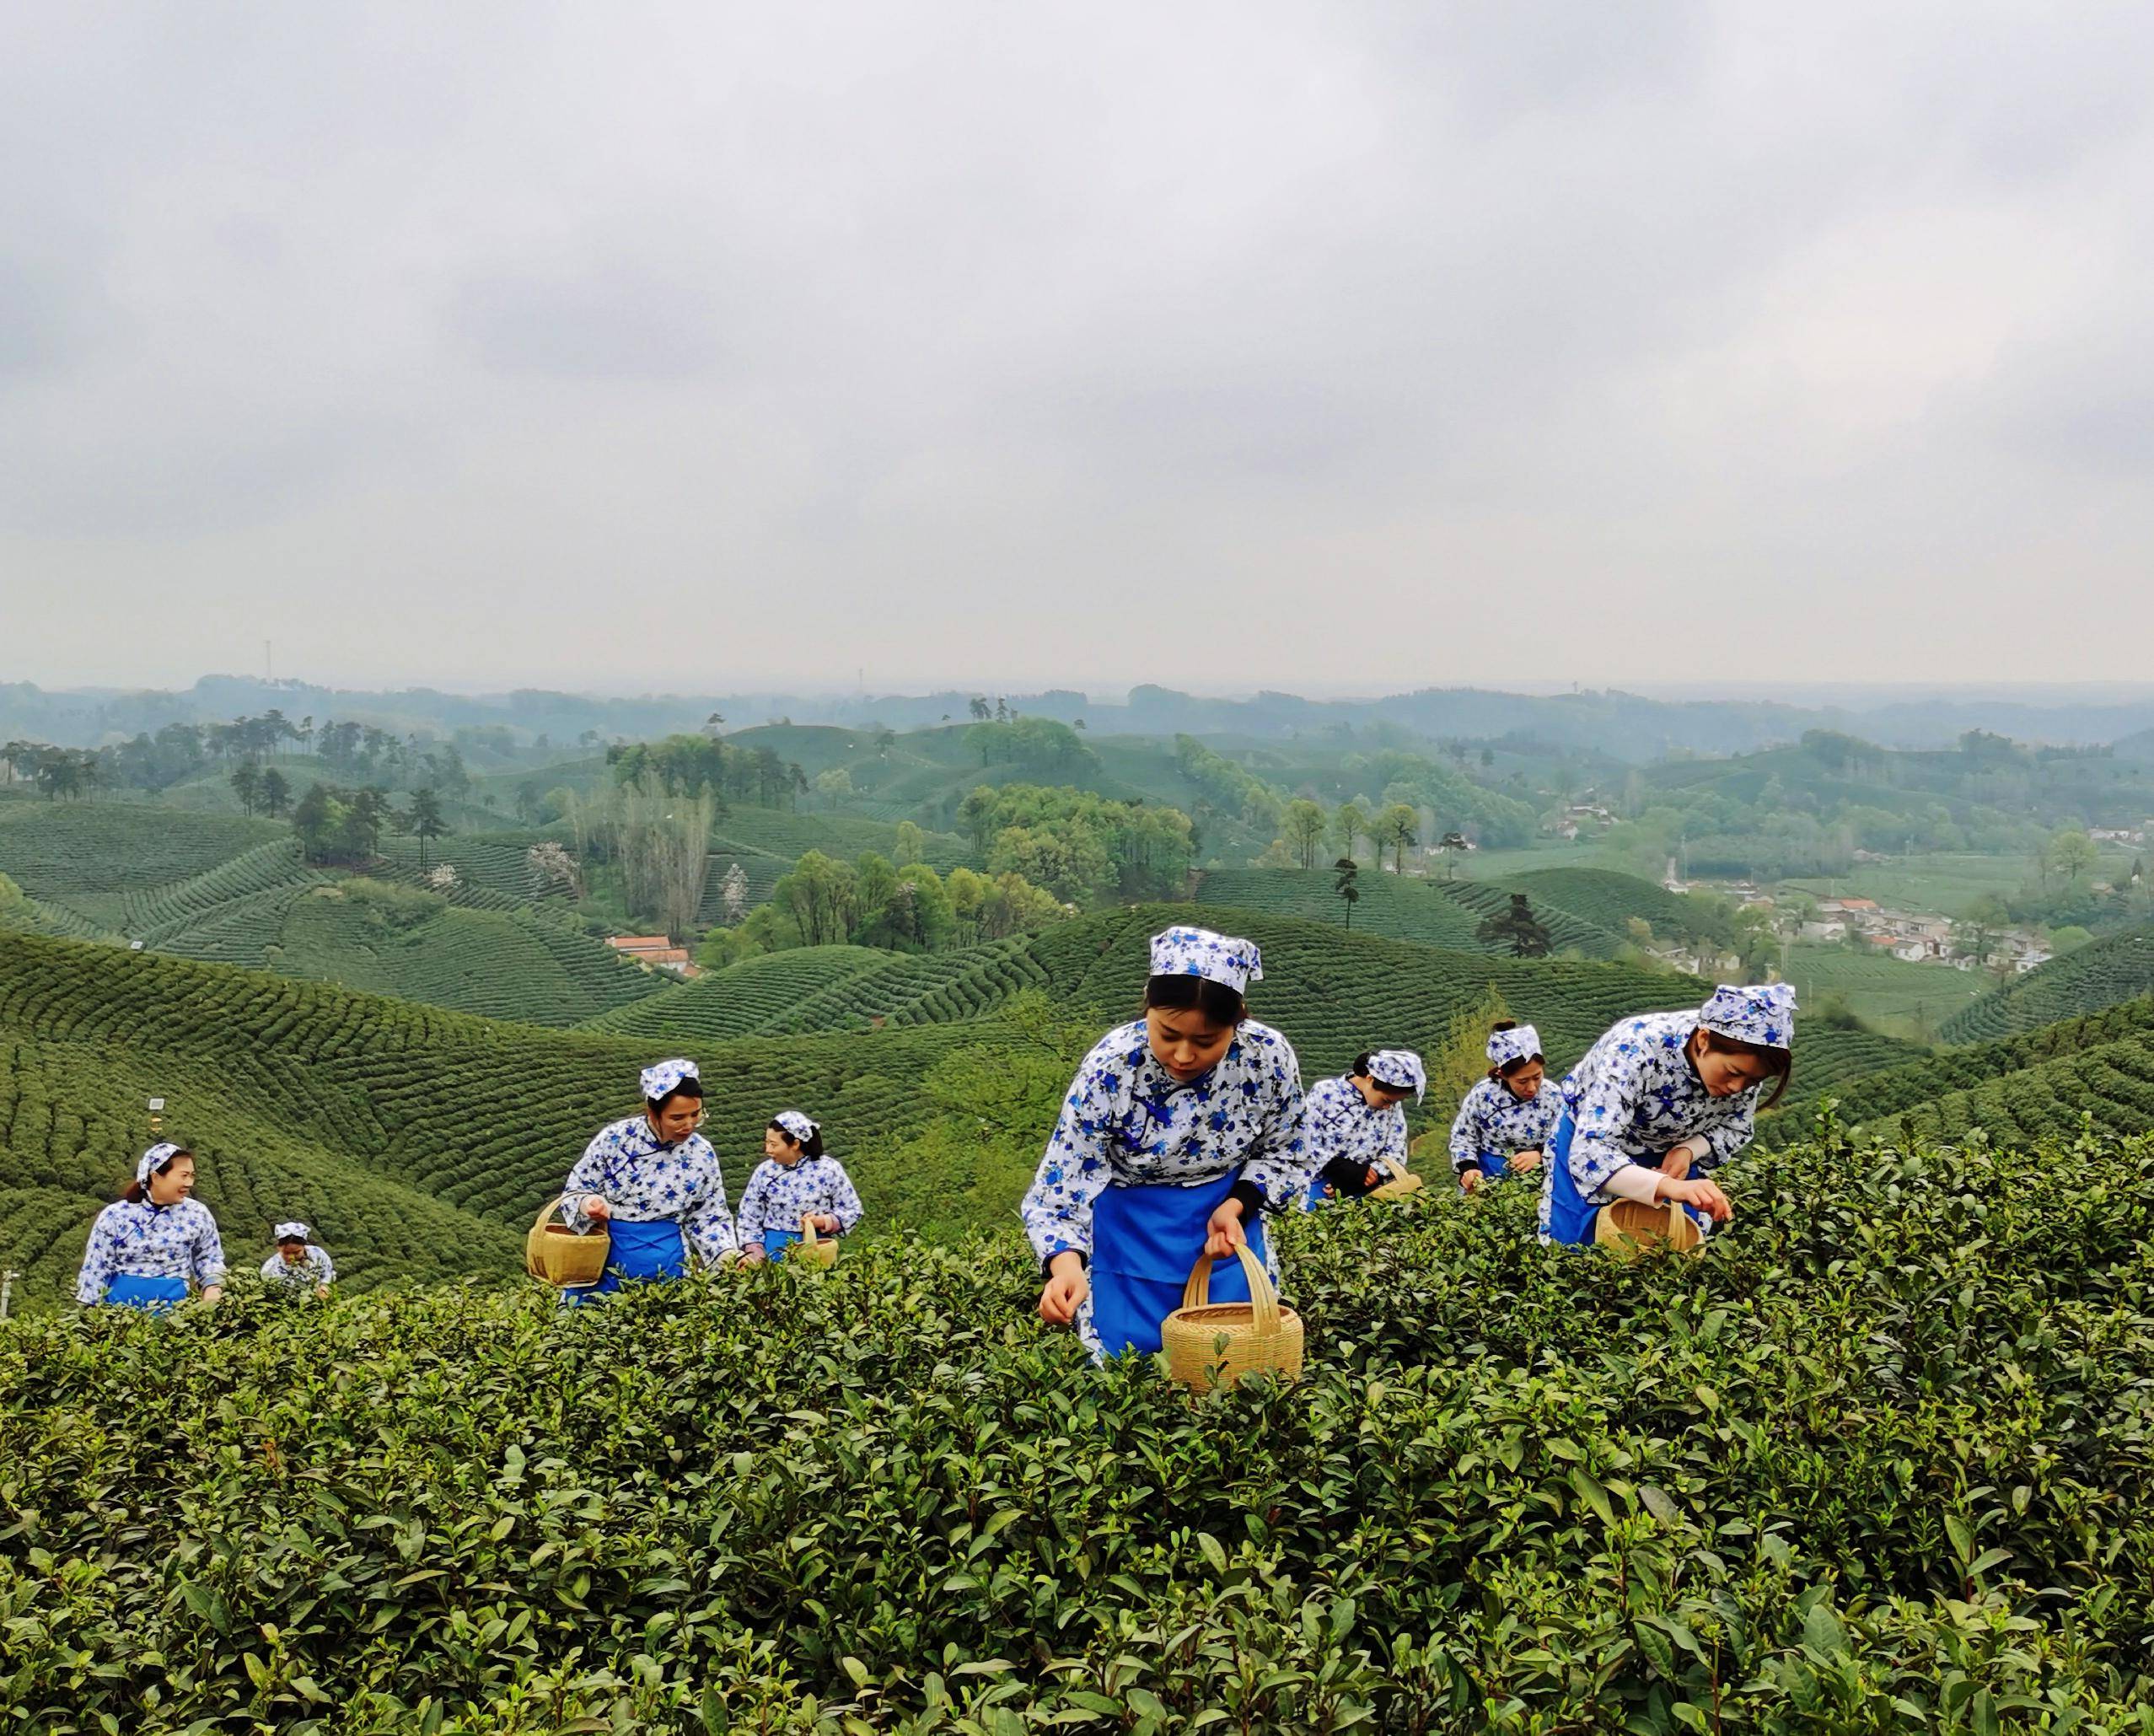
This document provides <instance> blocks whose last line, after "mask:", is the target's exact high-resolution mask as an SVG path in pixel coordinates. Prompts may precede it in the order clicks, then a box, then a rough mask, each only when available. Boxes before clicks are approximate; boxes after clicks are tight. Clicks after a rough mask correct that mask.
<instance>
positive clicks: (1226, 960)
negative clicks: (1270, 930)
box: [1152, 927, 1264, 995]
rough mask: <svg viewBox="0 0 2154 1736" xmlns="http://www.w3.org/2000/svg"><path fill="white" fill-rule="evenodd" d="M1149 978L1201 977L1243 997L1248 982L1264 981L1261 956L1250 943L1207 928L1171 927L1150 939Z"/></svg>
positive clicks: (1262, 956) (1253, 943)
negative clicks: (1152, 976) (1150, 960)
mask: <svg viewBox="0 0 2154 1736" xmlns="http://www.w3.org/2000/svg"><path fill="white" fill-rule="evenodd" d="M1152 975H1154V976H1201V977H1203V978H1204V979H1205V980H1206V981H1209V982H1216V983H1219V984H1222V986H1225V987H1227V988H1230V989H1232V990H1233V992H1235V993H1236V994H1238V995H1239V994H1246V993H1247V992H1249V985H1250V984H1251V983H1252V982H1261V981H1263V980H1264V955H1263V954H1261V953H1260V952H1259V951H1258V950H1257V949H1256V943H1255V942H1254V941H1251V940H1238V939H1236V938H1234V937H1233V935H1231V934H1220V933H1217V932H1214V931H1212V930H1211V929H1209V928H1189V927H1174V928H1168V929H1163V930H1162V931H1161V932H1159V933H1158V934H1155V935H1153V936H1152Z"/></svg>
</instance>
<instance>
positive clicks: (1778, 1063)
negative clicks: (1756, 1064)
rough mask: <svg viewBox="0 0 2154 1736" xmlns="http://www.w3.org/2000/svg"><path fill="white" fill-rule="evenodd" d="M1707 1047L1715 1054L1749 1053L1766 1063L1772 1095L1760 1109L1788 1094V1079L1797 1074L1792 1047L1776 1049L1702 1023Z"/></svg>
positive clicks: (1766, 1074)
mask: <svg viewBox="0 0 2154 1736" xmlns="http://www.w3.org/2000/svg"><path fill="white" fill-rule="evenodd" d="M1698 1029H1700V1031H1701V1032H1704V1035H1705V1047H1706V1048H1707V1049H1708V1050H1710V1051H1711V1052H1712V1053H1713V1054H1715V1055H1748V1056H1753V1057H1754V1059H1756V1060H1759V1061H1764V1062H1765V1077H1766V1078H1768V1079H1770V1080H1772V1081H1773V1082H1774V1083H1773V1093H1772V1095H1771V1096H1770V1097H1768V1098H1766V1099H1765V1101H1763V1102H1762V1103H1760V1104H1759V1105H1758V1107H1759V1109H1770V1108H1771V1107H1772V1106H1773V1105H1774V1104H1776V1103H1778V1102H1779V1101H1780V1100H1781V1098H1783V1097H1785V1096H1786V1095H1787V1083H1788V1081H1789V1080H1790V1079H1791V1078H1793V1077H1794V1075H1795V1053H1794V1051H1792V1050H1790V1049H1775V1048H1773V1047H1772V1046H1771V1045H1769V1044H1765V1043H1746V1042H1744V1041H1743V1039H1742V1038H1740V1037H1723V1036H1722V1035H1721V1034H1720V1033H1719V1032H1718V1031H1709V1030H1706V1029H1705V1026H1703V1025H1702V1024H1701V1025H1700V1026H1699V1027H1698Z"/></svg>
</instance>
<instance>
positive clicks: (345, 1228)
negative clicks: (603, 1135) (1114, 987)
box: [0, 932, 980, 1303]
mask: <svg viewBox="0 0 2154 1736" xmlns="http://www.w3.org/2000/svg"><path fill="white" fill-rule="evenodd" d="M978 1040H980V1033H979V1030H978V1028H976V1027H966V1026H947V1027H924V1028H919V1029H909V1030H905V1031H891V1032H878V1033H868V1034H862V1035H846V1036H836V1035H819V1036H810V1037H800V1038H790V1039H763V1040H757V1041H755V1042H752V1043H742V1044H733V1045H707V1044H690V1045H680V1046H681V1047H683V1048H685V1050H686V1051H687V1052H689V1053H691V1054H693V1055H695V1056H696V1058H697V1059H698V1060H699V1061H701V1063H702V1066H703V1070H704V1077H705V1078H706V1080H707V1081H709V1082H710V1083H711V1086H712V1096H711V1099H710V1110H711V1123H710V1126H709V1129H708V1131H709V1132H710V1133H711V1135H712V1138H713V1140H714V1142H716V1143H717V1146H718V1147H719V1149H720V1151H721V1153H722V1155H723V1157H724V1158H725V1162H726V1168H727V1171H728V1180H729V1182H730V1184H731V1186H732V1188H733V1193H734V1196H735V1197H736V1198H737V1197H738V1195H739V1189H740V1188H741V1186H743V1185H744V1184H745V1181H746V1179H747V1172H748V1170H749V1168H751V1167H752V1165H753V1164H754V1163H755V1162H756V1161H759V1160H760V1141H761V1131H762V1128H763V1125H764V1123H765V1121H767V1120H768V1119H769V1118H770V1116H771V1114H773V1113H774V1112H775V1111H776V1110H777V1109H780V1108H782V1107H784V1106H785V1105H787V1104H792V1103H803V1104H808V1105H810V1106H812V1107H813V1109H814V1112H815V1114H816V1115H818V1117H819V1118H820V1119H822V1120H823V1121H825V1124H826V1125H827V1126H829V1127H830V1130H831V1133H832V1138H833V1143H834V1146H835V1147H837V1148H839V1149H841V1151H843V1152H844V1153H845V1155H846V1158H847V1159H848V1162H849V1163H850V1164H851V1165H852V1167H853V1171H854V1174H855V1177H856V1180H857V1181H858V1182H859V1184H860V1186H861V1189H862V1194H863V1196H865V1197H866V1198H867V1200H868V1203H869V1205H870V1207H871V1209H873V1207H874V1205H875V1203H876V1201H877V1197H878V1181H879V1180H880V1177H879V1175H878V1169H877V1166H876V1164H875V1162H874V1161H873V1158H872V1157H870V1158H867V1159H865V1160H863V1159H862V1158H860V1157H859V1156H857V1154H856V1153H857V1147H858V1145H859V1144H860V1143H861V1142H864V1141H871V1140H873V1139H876V1138H880V1137H889V1136H892V1135H894V1134H897V1133H900V1132H902V1131H904V1129H905V1127H907V1126H910V1125H911V1124H912V1123H913V1122H914V1121H917V1120H918V1119H919V1118H920V1117H921V1115H924V1114H925V1109H924V1106H923V1105H922V1104H921V1101H920V1097H919V1091H918V1082H919V1079H920V1078H921V1075H922V1073H923V1072H926V1071H927V1068H928V1067H931V1066H932V1064H933V1062H934V1061H936V1060H937V1058H938V1057H939V1056H943V1055H944V1054H946V1053H948V1051H950V1050H951V1049H953V1047H956V1046H959V1045H961V1044H963V1043H964V1042H968V1041H975V1042H976V1041H978ZM652 1049H653V1045H652V1044H651V1043H650V1042H648V1041H647V1040H635V1039H623V1038H620V1037H612V1036H607V1035H599V1034H592V1033H582V1032H577V1033H569V1032H546V1031H541V1030H539V1029H534V1028H532V1027H529V1026H525V1025H513V1024H493V1023H490V1022H488V1021H486V1020H484V1019H479V1018H470V1017H467V1016H465V1015H462V1014H459V1013H449V1012H443V1011H441V1010H438V1009H437V1008H430V1007H425V1006H422V1005H419V1004H416V1003H415V1002H406V1001H395V1000H389V999H384V998H380V997H373V996H369V995H363V994H357V993H354V992H351V991H349V990H346V989H341V988H337V987H334V986H330V985H327V984H323V983H316V982H306V981H295V980H293V979H292V978H289V977H284V976H277V975H270V974H268V973H266V972H260V971H248V970H236V969H233V968H230V967H228V966H223V965H201V964H196V963H194V962H192V961H191V960H186V959H174V958H167V957H163V956H160V955H158V954H150V953H142V954H129V953H126V952H122V951H120V950H118V949H115V948H111V947H104V946H96V945H91V944H87V943H82V942H77V941H67V940H52V939H46V938H41V937H35V936H30V935H21V934H13V933H5V932H0V1202H5V1203H6V1204H8V1205H12V1207H13V1208H15V1209H13V1211H6V1210H0V1225H4V1226H5V1227H4V1228H0V1251H4V1253H5V1255H6V1258H7V1260H8V1262H9V1263H10V1264H13V1265H14V1266H17V1267H18V1268H19V1269H20V1270H21V1271H24V1273H25V1274H26V1278H25V1283H26V1286H27V1289H26V1292H25V1294H27V1296H28V1297H29V1298H30V1301H31V1302H32V1303H39V1302H40V1301H41V1302H44V1303H51V1302H52V1301H55V1300H56V1299H57V1298H58V1297H59V1296H60V1294H61V1293H62V1289H63V1287H64V1286H65V1285H66V1284H67V1283H70V1282H72V1280H73V1271H74V1266H75V1264H76V1262H77V1261H78V1260H79V1257H80V1250H81V1247H82V1241H83V1236H84V1234H85V1233H87V1231H88V1229H89V1222H90V1219H91V1217H94V1215H95V1212H96V1210H97V1208H98V1207H99V1206H100V1205H101V1204H102V1203H103V1202H104V1201H106V1200H109V1199H110V1198H111V1197H112V1193H113V1190H114V1187H115V1184H116V1182H117V1181H118V1180H120V1179H121V1178H122V1177H123V1176H124V1175H125V1174H126V1173H128V1172H129V1170H130V1169H131V1168H132V1162H133V1158H134V1156H135V1154H136V1153H138V1152H139V1151H140V1149H141V1147H142V1146H143V1145H144V1144H146V1143H147V1142H148V1137H147V1134H146V1131H145V1130H144V1126H143V1125H142V1113H143V1111H142V1107H141V1106H142V1104H143V1103H144V1101H145V1100H146V1099H148V1097H149V1096H151V1095H153V1094H155V1095H160V1096H163V1097H164V1098H166V1099H168V1101H169V1110H168V1117H169V1130H170V1131H171V1132H172V1133H173V1134H174V1136H175V1137H180V1138H184V1139H186V1140H188V1141H190V1142H193V1143H194V1145H195V1147H196V1150H197V1152H198V1153H200V1154H201V1158H202V1170H203V1173H202V1181H201V1197H202V1198H203V1199H204V1200H206V1201H207V1202H208V1203H209V1204H210V1205H211V1206H212V1207H213V1208H214V1209H216V1210H217V1211H218V1213H219V1216H220V1221H221V1222H222V1223H223V1228H224V1232H225V1235H226V1239H227V1243H228V1251H229V1252H230V1253H232V1254H233V1255H234V1258H235V1259H236V1258H237V1257H238V1256H239V1255H242V1254H247V1255H251V1258H252V1260H253V1261H254V1262H255V1263H259V1262H260V1261H261V1260H262V1259H265V1258H266V1257H267V1254H268V1250H267V1248H266V1245H264V1242H265V1239H266V1233H267V1229H268V1226H269V1224H270V1223H271V1222H273V1221H274V1220H275V1219H276V1218H277V1217H291V1216H298V1217H304V1218H306V1219H307V1221H308V1222H309V1223H312V1224H314V1226H315V1227H316V1228H318V1229H320V1232H321V1233H322V1236H323V1238H324V1239H325V1243H326V1244H327V1245H328V1246H329V1247H330V1249H331V1250H332V1251H333V1252H334V1253H335V1254H336V1256H337V1259H338V1262H339V1264H340V1266H344V1267H345V1268H346V1269H347V1270H348V1271H350V1272H351V1273H352V1276H353V1278H354V1279H355V1280H356V1281H357V1282H360V1283H362V1284H366V1283H372V1282H382V1281H384V1280H390V1279H401V1278H411V1277H437V1276H455V1275H458V1274H460V1273H464V1272H467V1271H469V1272H481V1273H497V1274H513V1273H514V1272H515V1271H518V1270H520V1266H521V1256H520V1248H521V1239H522V1233H523V1230H524V1228H525V1227H526V1226H527V1225H528V1223H529V1219H530V1216H531V1214H532V1212H534V1211H535V1210H536V1209H537V1207H538V1206H539V1204H540V1201H542V1200H543V1199H544V1198H545V1196H546V1194H547V1193H548V1192H549V1191H550V1190H553V1189H556V1188H558V1186H559V1185H560V1183H561V1178H562V1177H563V1176H564V1175H565V1174H567V1169H568V1166H569V1164H571V1163H572V1162H573V1161H574V1160H575V1158H576V1157H577V1153H580V1152H581V1151H582V1150H583V1146H584V1144H585V1142H587V1141H588V1138H589V1137H590V1135H591V1133H592V1132H593V1131H594V1129H596V1128H597V1127H598V1126H599V1125H600V1124H602V1123H603V1122H604V1121H609V1120H611V1119H614V1118H615V1117H617V1116H620V1115H626V1114H629V1113H631V1112H632V1111H633V1110H634V1109H635V1108H636V1072H637V1068H638V1067H642V1066H643V1065H644V1064H645V1063H647V1062H648V1061H650V1060H651V1059H653V1055H652ZM32 1207H35V1210H34V1211H33V1210H32V1209H31V1208H32Z"/></svg>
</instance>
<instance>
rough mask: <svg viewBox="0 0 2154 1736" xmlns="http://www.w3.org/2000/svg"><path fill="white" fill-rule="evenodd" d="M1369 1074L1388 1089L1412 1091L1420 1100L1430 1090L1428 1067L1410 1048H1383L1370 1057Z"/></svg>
mask: <svg viewBox="0 0 2154 1736" xmlns="http://www.w3.org/2000/svg"><path fill="white" fill-rule="evenodd" d="M1368 1076H1369V1077H1370V1078H1372V1079H1373V1080H1375V1081H1376V1083H1378V1084H1379V1085H1381V1086H1383V1088H1384V1089H1385V1090H1387V1091H1410V1092H1412V1093H1413V1094H1414V1096H1415V1099H1416V1100H1417V1101H1418V1100H1419V1099H1421V1098H1422V1097H1423V1096H1425V1095H1426V1094H1427V1092H1428V1069H1427V1068H1426V1067H1423V1066H1422V1065H1421V1056H1418V1055H1416V1054H1415V1053H1414V1051H1412V1050H1410V1049H1382V1050H1378V1051H1377V1052H1376V1053H1375V1054H1373V1055H1372V1056H1369V1058H1368Z"/></svg>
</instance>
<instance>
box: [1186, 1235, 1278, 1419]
mask: <svg viewBox="0 0 2154 1736" xmlns="http://www.w3.org/2000/svg"><path fill="white" fill-rule="evenodd" d="M1234 1252H1235V1254H1236V1255H1238V1256H1239V1258H1240V1260H1241V1262H1242V1271H1243V1272H1244V1275H1245V1276H1247V1277H1248V1279H1249V1296H1250V1298H1251V1299H1250V1300H1249V1301H1247V1302H1214V1301H1212V1300H1211V1255H1208V1254H1200V1255H1198V1256H1197V1261H1196V1265H1195V1266H1194V1267H1192V1268H1191V1269H1190V1277H1189V1282H1187V1283H1186V1284H1184V1285H1183V1286H1182V1305H1181V1306H1180V1307H1179V1308H1178V1309H1175V1310H1174V1313H1172V1314H1169V1315H1168V1316H1167V1318H1166V1319H1165V1320H1163V1321H1162V1322H1161V1323H1160V1327H1159V1340H1160V1347H1161V1348H1162V1349H1163V1350H1164V1351H1165V1352H1166V1353H1167V1372H1168V1374H1170V1375H1172V1376H1173V1377H1174V1379H1176V1380H1179V1381H1180V1382H1181V1383H1182V1384H1183V1385H1184V1386H1187V1387H1192V1388H1194V1389H1195V1390H1197V1391H1198V1392H1206V1391H1209V1390H1210V1389H1211V1388H1212V1387H1213V1386H1214V1385H1217V1384H1225V1385H1228V1386H1231V1385H1233V1384H1235V1383H1237V1382H1238V1381H1239V1380H1240V1379H1241V1378H1242V1376H1244V1374H1283V1375H1285V1376H1286V1378H1287V1379H1290V1380H1291V1379H1294V1378H1295V1377H1297V1375H1299V1374H1300V1373H1301V1372H1302V1317H1301V1316H1300V1315H1299V1314H1296V1313H1295V1312H1294V1311H1293V1309H1291V1308H1281V1307H1280V1305H1279V1293H1278V1292H1277V1291H1276V1290H1274V1289H1273V1288H1272V1287H1271V1277H1270V1274H1269V1273H1268V1272H1266V1271H1265V1269H1264V1262H1263V1261H1262V1260H1259V1259H1258V1258H1257V1257H1256V1255H1254V1254H1252V1253H1251V1252H1249V1247H1248V1244H1245V1243H1241V1242H1237V1243H1236V1244H1234Z"/></svg>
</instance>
